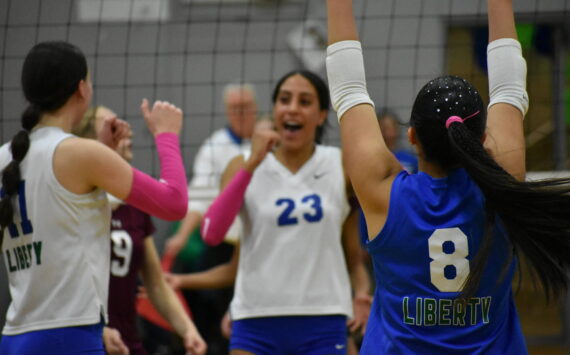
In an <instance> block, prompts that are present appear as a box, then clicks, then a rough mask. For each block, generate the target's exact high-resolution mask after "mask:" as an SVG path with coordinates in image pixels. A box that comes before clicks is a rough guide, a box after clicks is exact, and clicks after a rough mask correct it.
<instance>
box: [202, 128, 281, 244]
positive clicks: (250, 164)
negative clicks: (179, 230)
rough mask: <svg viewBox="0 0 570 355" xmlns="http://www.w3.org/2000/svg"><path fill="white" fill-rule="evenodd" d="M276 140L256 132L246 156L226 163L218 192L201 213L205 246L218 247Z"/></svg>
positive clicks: (268, 133)
mask: <svg viewBox="0 0 570 355" xmlns="http://www.w3.org/2000/svg"><path fill="white" fill-rule="evenodd" d="M278 140H279V135H277V133H276V132H273V131H269V130H266V131H257V132H255V133H254V135H253V140H252V146H251V154H250V157H249V158H248V159H247V160H244V158H243V156H241V155H239V156H237V157H235V158H234V159H233V160H232V161H230V163H229V164H228V166H227V167H226V170H225V171H224V174H223V175H222V181H221V189H222V191H221V192H220V194H219V195H218V197H216V199H215V200H214V202H212V204H211V205H210V207H209V208H208V211H206V213H205V214H204V219H203V221H202V228H201V232H202V239H203V240H204V242H206V244H209V245H218V244H220V243H221V242H222V241H223V240H224V237H225V236H226V233H227V231H228V230H229V228H230V227H231V225H232V223H233V221H234V219H235V218H236V216H237V215H238V213H239V211H240V209H241V206H242V204H243V200H244V197H245V191H246V190H247V187H248V185H249V182H250V181H251V178H252V176H253V172H254V171H255V169H257V167H258V166H259V164H261V162H262V161H263V159H265V156H266V155H267V153H268V152H269V151H270V150H271V149H272V148H273V146H274V145H275V144H276V143H277V142H278Z"/></svg>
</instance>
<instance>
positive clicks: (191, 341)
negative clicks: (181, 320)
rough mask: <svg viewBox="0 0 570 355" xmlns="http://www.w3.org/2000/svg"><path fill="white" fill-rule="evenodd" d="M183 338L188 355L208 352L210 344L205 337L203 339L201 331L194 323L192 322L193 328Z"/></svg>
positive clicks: (199, 354)
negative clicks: (207, 343)
mask: <svg viewBox="0 0 570 355" xmlns="http://www.w3.org/2000/svg"><path fill="white" fill-rule="evenodd" d="M182 340H183V343H184V349H186V354H187V355H204V354H206V350H207V349H208V346H207V345H206V342H205V341H204V339H202V337H201V336H200V333H198V331H197V330H196V327H194V324H192V328H191V329H189V330H188V331H187V332H186V334H185V335H184V337H183V339H182Z"/></svg>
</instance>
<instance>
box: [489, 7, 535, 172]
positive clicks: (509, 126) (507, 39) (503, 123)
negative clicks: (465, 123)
mask: <svg viewBox="0 0 570 355" xmlns="http://www.w3.org/2000/svg"><path fill="white" fill-rule="evenodd" d="M488 9H489V46H488V48H487V61H488V68H489V95H490V104H489V110H488V117H487V139H486V141H485V147H486V148H487V149H488V150H489V152H490V153H491V155H492V156H493V158H494V159H495V160H496V161H497V163H498V164H499V165H500V166H501V167H503V169H505V170H506V171H507V172H509V173H510V174H511V175H513V176H514V177H515V178H517V179H519V180H523V179H524V178H525V173H526V168H525V140H524V132H523V117H524V114H526V111H527V109H528V96H527V93H526V62H525V60H524V58H523V57H522V50H521V46H520V43H519V42H518V41H517V33H516V30H515V20H514V14H513V4H512V0H488Z"/></svg>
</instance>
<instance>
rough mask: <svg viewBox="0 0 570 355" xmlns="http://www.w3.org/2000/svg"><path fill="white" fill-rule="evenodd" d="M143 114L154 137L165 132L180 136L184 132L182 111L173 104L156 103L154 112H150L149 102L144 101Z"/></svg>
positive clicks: (153, 107)
mask: <svg viewBox="0 0 570 355" xmlns="http://www.w3.org/2000/svg"><path fill="white" fill-rule="evenodd" d="M141 112H142V114H143V116H144V120H145V122H146V125H147V127H148V130H149V131H150V133H152V135H153V136H156V135H158V134H160V133H165V132H171V133H176V134H180V131H181V130H182V111H181V110H180V109H179V108H178V107H176V106H174V105H172V104H171V103H169V102H166V101H155V102H154V105H153V106H152V110H149V107H148V100H147V99H143V101H142V104H141Z"/></svg>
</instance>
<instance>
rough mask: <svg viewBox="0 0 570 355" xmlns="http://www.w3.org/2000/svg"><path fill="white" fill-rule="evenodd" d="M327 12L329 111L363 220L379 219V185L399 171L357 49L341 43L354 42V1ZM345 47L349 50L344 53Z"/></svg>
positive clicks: (384, 203) (382, 207)
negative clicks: (337, 125) (336, 118)
mask: <svg viewBox="0 0 570 355" xmlns="http://www.w3.org/2000/svg"><path fill="white" fill-rule="evenodd" d="M327 6H328V28H329V44H330V45H329V48H328V50H327V52H328V56H327V74H328V77H329V85H330V90H331V97H332V99H333V106H334V107H335V109H336V110H337V112H338V114H339V120H340V128H341V138H342V145H343V146H342V150H343V161H344V164H345V169H346V170H347V173H348V175H349V177H350V180H351V181H352V183H353V186H354V189H355V192H356V195H357V196H358V199H359V201H360V204H361V206H362V208H363V209H364V211H365V212H366V214H367V216H368V217H369V218H370V217H371V216H372V215H378V216H379V217H381V216H383V215H385V214H386V213H387V210H388V199H389V194H386V193H385V191H386V190H388V191H389V189H379V188H378V184H379V183H384V182H386V181H391V179H390V178H391V177H393V176H395V175H396V174H397V173H398V172H399V171H400V170H401V165H400V164H399V163H398V161H397V159H396V158H395V157H394V155H393V154H392V153H391V152H390V150H389V149H388V147H387V146H386V143H385V142H384V139H383V138H382V134H381V132H380V127H379V125H378V121H377V118H376V113H375V112H374V107H373V106H372V102H371V100H370V98H369V97H368V93H367V92H366V83H365V75H364V64H363V59H362V52H361V50H360V49H359V46H360V45H359V43H358V42H344V41H355V40H357V39H358V35H357V32H356V24H355V19H354V16H353V14H352V0H327ZM343 44H348V48H347V47H344V46H343ZM355 86H357V90H356V91H355V90H354V89H353V88H354V87H355ZM370 162H376V163H374V164H370ZM371 219H376V218H374V217H373V218H371Z"/></svg>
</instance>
